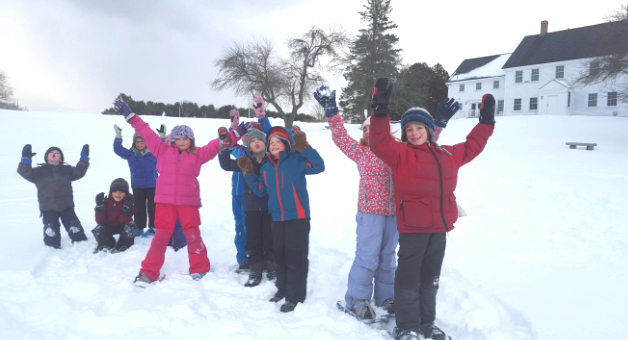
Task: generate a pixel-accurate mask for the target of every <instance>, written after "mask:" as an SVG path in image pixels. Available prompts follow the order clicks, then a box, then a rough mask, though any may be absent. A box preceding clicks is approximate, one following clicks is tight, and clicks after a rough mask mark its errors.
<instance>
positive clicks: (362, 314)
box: [350, 300, 375, 320]
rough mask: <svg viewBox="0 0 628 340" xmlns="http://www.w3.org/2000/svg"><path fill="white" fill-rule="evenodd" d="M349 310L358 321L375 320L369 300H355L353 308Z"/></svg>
mask: <svg viewBox="0 0 628 340" xmlns="http://www.w3.org/2000/svg"><path fill="white" fill-rule="evenodd" d="M350 309H351V312H352V313H353V314H354V315H355V317H356V318H357V319H358V320H369V319H374V318H375V311H374V310H373V307H372V306H371V303H370V301H369V300H356V301H355V303H354V304H353V307H350Z"/></svg>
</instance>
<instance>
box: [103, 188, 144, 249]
mask: <svg viewBox="0 0 628 340" xmlns="http://www.w3.org/2000/svg"><path fill="white" fill-rule="evenodd" d="M94 211H96V223H98V225H97V226H96V227H95V228H94V229H93V230H92V234H94V238H95V239H96V242H98V246H97V247H96V250H94V254H95V253H98V252H100V251H103V250H105V251H110V252H112V253H119V252H123V251H125V250H127V249H129V248H130V247H131V246H132V245H133V243H134V237H135V229H136V228H137V227H136V225H135V223H134V222H133V195H131V194H130V193H129V183H128V182H127V181H125V180H124V179H123V178H117V179H115V180H113V182H111V186H110V187H109V196H106V195H105V193H104V192H101V193H99V194H98V195H96V208H95V209H94ZM116 234H119V235H120V238H119V239H118V242H117V243H116V239H115V238H113V235H116Z"/></svg>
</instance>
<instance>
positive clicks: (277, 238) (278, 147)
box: [238, 126, 325, 313]
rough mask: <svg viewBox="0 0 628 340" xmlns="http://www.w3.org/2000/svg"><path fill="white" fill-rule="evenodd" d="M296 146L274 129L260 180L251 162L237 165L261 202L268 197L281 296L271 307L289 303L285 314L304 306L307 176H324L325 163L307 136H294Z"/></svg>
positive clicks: (284, 133) (283, 132) (246, 160)
mask: <svg viewBox="0 0 628 340" xmlns="http://www.w3.org/2000/svg"><path fill="white" fill-rule="evenodd" d="M294 140H295V145H294V150H291V149H290V132H289V131H288V130H287V129H286V128H284V127H281V126H276V127H274V128H272V129H270V131H268V136H267V137H266V152H267V153H269V155H268V158H269V161H268V162H266V163H265V164H264V165H262V166H261V169H260V175H259V176H257V175H256V174H255V173H253V172H252V163H251V160H250V159H249V158H248V157H240V158H239V159H238V166H239V167H240V168H241V169H242V173H243V174H245V176H244V178H245V179H246V182H247V184H248V186H249V188H250V189H251V190H252V191H253V192H254V193H256V194H257V195H258V196H260V197H261V196H264V195H266V194H268V210H269V211H270V212H271V215H272V220H273V221H272V231H273V248H274V249H273V256H274V258H275V269H276V272H277V281H276V282H275V285H276V286H277V293H275V295H274V296H273V298H272V299H271V300H270V301H271V302H278V301H280V300H281V299H283V298H285V299H286V301H285V303H284V304H283V305H282V306H281V311H282V312H284V313H285V312H292V311H293V310H294V308H295V307H296V305H297V304H298V303H299V302H301V303H302V302H303V301H304V300H305V295H306V291H307V274H308V267H309V261H308V248H309V235H310V205H309V197H308V193H307V183H306V179H305V175H315V174H318V173H321V172H323V171H325V163H324V162H323V159H322V158H321V156H320V155H319V154H318V152H316V150H314V149H313V148H312V147H311V146H310V145H309V144H308V142H307V139H306V136H305V133H304V132H302V131H295V132H294ZM295 151H296V152H295ZM297 152H299V153H297Z"/></svg>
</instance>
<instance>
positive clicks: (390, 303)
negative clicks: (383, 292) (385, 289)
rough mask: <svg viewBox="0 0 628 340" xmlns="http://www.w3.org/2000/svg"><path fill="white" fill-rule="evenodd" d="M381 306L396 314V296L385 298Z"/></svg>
mask: <svg viewBox="0 0 628 340" xmlns="http://www.w3.org/2000/svg"><path fill="white" fill-rule="evenodd" d="M380 307H381V308H382V309H383V310H385V311H387V312H388V314H395V298H388V299H386V300H384V302H382V304H381V306H380Z"/></svg>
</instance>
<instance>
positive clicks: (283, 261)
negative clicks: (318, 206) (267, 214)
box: [272, 218, 310, 303]
mask: <svg viewBox="0 0 628 340" xmlns="http://www.w3.org/2000/svg"><path fill="white" fill-rule="evenodd" d="M272 226H273V245H274V254H273V255H274V257H275V266H276V267H275V268H276V270H277V282H275V285H276V286H277V290H278V291H277V293H276V294H275V295H279V296H285V297H286V301H290V302H292V303H298V302H303V301H305V294H306V291H307V273H308V269H309V260H308V251H309V244H310V219H309V218H302V219H298V220H289V221H273V222H272Z"/></svg>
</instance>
